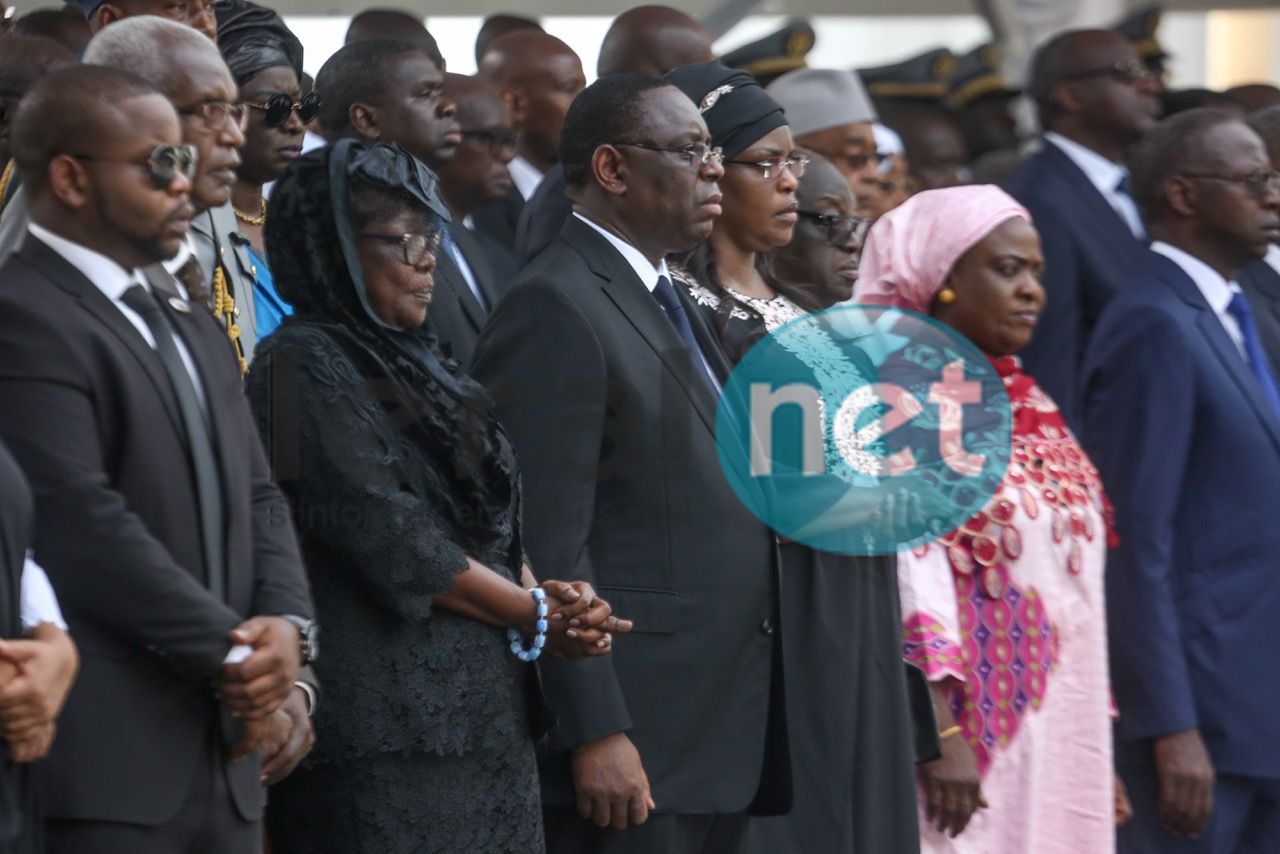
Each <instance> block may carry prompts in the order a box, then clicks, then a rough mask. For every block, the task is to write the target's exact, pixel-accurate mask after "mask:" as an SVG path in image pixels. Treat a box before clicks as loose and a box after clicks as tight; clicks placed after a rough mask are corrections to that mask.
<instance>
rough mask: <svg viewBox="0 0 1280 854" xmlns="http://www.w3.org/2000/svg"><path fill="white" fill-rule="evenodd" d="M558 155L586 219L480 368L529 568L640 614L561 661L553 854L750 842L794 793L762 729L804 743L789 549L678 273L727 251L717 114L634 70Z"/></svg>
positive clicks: (575, 118) (713, 848) (564, 235)
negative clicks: (733, 465) (715, 146)
mask: <svg viewBox="0 0 1280 854" xmlns="http://www.w3.org/2000/svg"><path fill="white" fill-rule="evenodd" d="M560 152H561V162H562V163H563V165H564V169H565V177H566V180H567V182H568V186H569V187H570V193H571V194H572V196H573V198H574V200H575V212H574V214H573V215H572V216H571V217H570V219H569V221H568V222H566V223H565V226H564V229H563V230H562V231H561V234H560V237H559V239H558V240H557V241H556V242H555V243H553V244H552V245H551V247H549V248H548V249H547V250H546V251H545V252H543V253H542V254H541V255H540V256H539V257H538V258H537V259H536V260H535V261H534V262H533V263H532V264H530V265H529V266H528V267H526V268H525V269H524V271H522V272H521V274H520V275H519V276H518V277H517V279H516V283H515V285H514V286H513V287H512V289H511V291H510V292H509V293H508V294H507V296H506V297H505V298H504V299H503V301H502V302H501V303H500V304H499V305H498V307H497V309H496V310H495V312H494V314H493V316H492V317H491V318H490V320H489V324H488V326H486V327H485V330H484V333H483V335H482V336H481V338H480V341H479V343H478V344H477V347H476V357H475V360H474V364H473V371H474V374H475V376H476V378H477V379H479V380H480V381H481V382H483V383H484V384H485V385H486V386H487V387H488V389H489V391H490V392H491V393H492V395H493V397H494V399H495V401H496V402H497V404H498V415H499V418H500V419H501V421H502V423H503V425H504V426H505V427H506V428H507V430H508V431H509V432H510V434H511V437H512V440H513V442H514V444H515V447H516V451H517V453H518V454H519V457H520V461H521V470H522V475H523V477H524V483H525V487H526V490H525V495H526V502H525V508H526V511H525V537H526V543H527V547H528V550H529V555H530V557H531V559H532V562H533V565H534V566H541V567H556V571H557V572H560V573H562V574H564V575H565V576H566V577H569V578H579V579H585V580H588V581H590V582H591V583H592V584H593V585H595V586H596V589H597V590H600V591H602V592H601V595H603V596H608V597H609V601H610V602H611V603H613V604H614V605H615V606H616V607H617V609H618V612H619V613H627V614H630V615H633V616H634V618H635V619H634V623H635V627H634V630H633V632H632V634H631V635H630V636H629V637H628V640H627V643H626V644H625V645H619V646H618V648H617V650H616V651H615V654H614V655H613V656H612V657H610V659H609V660H608V661H605V660H604V659H599V660H596V661H592V662H582V663H580V664H579V663H574V664H569V663H564V662H559V661H548V662H547V663H546V664H545V665H544V666H543V667H542V678H543V684H544V688H545V690H546V692H547V694H548V697H549V699H550V700H551V701H552V704H553V706H554V707H555V709H556V713H557V716H558V722H559V728H558V735H557V744H556V745H555V747H556V749H555V750H554V751H553V752H552V753H551V754H550V755H549V756H548V757H547V759H546V761H545V763H544V766H543V798H544V803H545V804H546V811H545V816H546V829H547V845H548V851H549V852H551V854H571V852H582V851H591V852H594V854H614V852H634V854H651V853H652V852H656V851H662V852H664V854H685V853H686V852H689V854H695V852H696V854H704V852H705V854H710V852H734V851H738V850H740V846H741V844H742V839H743V835H744V833H745V830H746V822H747V811H748V808H749V807H751V806H752V805H753V802H754V805H755V806H756V808H757V809H759V810H761V811H763V810H764V809H766V808H765V807H763V806H761V805H762V804H763V803H765V802H766V800H767V801H768V802H769V803H770V804H773V805H775V806H774V809H782V810H785V809H786V804H788V803H789V780H790V774H789V764H788V763H787V761H786V759H785V735H782V736H781V738H780V739H779V740H777V741H772V742H770V741H768V740H767V739H766V732H767V731H770V724H773V729H772V730H771V732H772V733H773V734H777V733H780V732H785V725H782V726H779V724H780V721H779V719H778V718H777V717H772V716H771V714H770V712H771V688H774V689H781V684H780V682H781V680H780V678H779V679H773V678H772V677H771V666H772V662H773V656H774V655H775V653H778V652H779V651H780V650H778V649H776V644H778V643H779V636H778V634H777V633H776V630H775V620H776V616H775V615H776V613H777V611H776V607H777V594H776V592H775V591H776V587H775V583H776V580H775V577H774V576H775V572H776V543H775V539H774V537H773V535H772V534H771V533H770V531H769V530H768V529H767V528H766V527H765V526H764V525H763V524H761V523H760V522H759V521H758V520H757V519H756V518H755V517H754V516H752V515H751V514H750V513H749V512H748V511H747V510H746V508H745V507H744V505H743V504H742V502H741V501H740V500H739V499H738V497H737V496H736V494H735V493H734V492H733V490H732V488H731V487H730V484H729V482H728V478H727V477H726V474H725V472H724V471H723V470H722V469H721V467H720V463H719V462H718V459H717V451H716V434H715V423H716V406H717V401H718V399H719V394H720V387H721V384H722V383H723V382H724V381H725V379H726V378H727V376H728V365H727V363H726V362H725V360H724V357H723V356H722V355H721V353H720V351H719V349H718V347H717V345H716V343H715V339H714V338H713V336H712V334H711V331H710V330H709V329H708V328H706V327H705V326H704V325H703V324H702V322H701V321H700V319H699V316H698V313H697V311H696V310H695V308H694V306H693V305H692V304H691V303H689V302H688V300H687V299H686V298H684V297H682V296H681V295H680V292H679V291H678V290H676V289H674V288H673V287H672V284H671V280H670V278H669V277H668V275H667V269H666V263H665V262H664V261H663V258H664V257H665V256H666V255H668V254H670V253H673V252H680V251H687V250H689V249H691V248H692V247H693V246H695V245H697V244H698V243H699V242H700V241H702V240H705V239H706V238H707V236H708V234H709V233H710V231H711V226H712V223H713V221H714V219H715V217H716V216H718V215H719V213H720V193H719V190H718V188H717V185H716V182H717V181H718V180H719V178H720V177H721V176H722V175H723V174H724V170H723V167H722V166H721V165H720V163H719V160H718V158H717V157H715V156H714V154H715V152H714V151H712V150H710V149H709V148H708V134H707V128H706V125H705V124H704V123H703V121H702V118H701V117H700V116H699V115H698V110H697V107H696V106H694V104H693V103H692V102H691V101H690V100H689V99H688V98H687V97H685V96H684V95H683V94H682V93H681V92H680V91H679V90H677V89H675V88H674V87H672V86H670V85H668V84H666V83H665V82H663V81H661V80H659V79H657V78H652V77H642V76H638V75H614V76H610V77H604V78H601V79H600V80H599V81H597V82H596V83H595V84H593V85H592V86H590V87H588V88H587V89H586V90H585V91H584V92H583V93H582V94H581V95H579V96H578V99H577V100H576V101H575V102H574V104H573V106H572V107H571V108H570V110H569V114H568V116H567V118H566V119H565V132H564V138H563V142H562V143H561V148H560ZM548 571H550V570H548ZM605 591H607V592H605ZM776 696H781V692H780V690H779V691H778V692H777V694H776ZM775 790H786V792H787V794H783V795H781V796H780V798H779V799H777V800H775V799H772V798H771V797H770V796H771V795H773V794H774V793H775ZM655 804H656V812H654V814H652V815H651V814H650V813H651V811H654V810H655ZM575 805H576V806H575Z"/></svg>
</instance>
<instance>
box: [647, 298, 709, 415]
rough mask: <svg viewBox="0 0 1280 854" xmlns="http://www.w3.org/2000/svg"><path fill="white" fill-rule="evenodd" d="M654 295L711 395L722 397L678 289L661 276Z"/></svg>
mask: <svg viewBox="0 0 1280 854" xmlns="http://www.w3.org/2000/svg"><path fill="white" fill-rule="evenodd" d="M653 295H654V297H656V298H657V300H658V305H660V306H662V311H663V313H664V314H666V315H667V320H670V321H671V325H672V326H674V327H675V328H676V334H677V335H679V336H680V340H681V341H683V342H684V346H685V348H686V349H688V351H689V358H691V359H693V363H694V366H695V367H696V368H697V369H698V373H699V374H701V375H702V379H703V380H705V381H706V383H707V385H708V386H709V387H710V388H711V394H712V395H713V396H714V397H717V398H718V397H720V387H719V386H718V385H717V384H716V381H715V379H714V378H713V377H712V376H711V365H710V364H709V363H708V362H707V360H706V358H705V356H704V355H703V353H702V348H701V347H699V346H698V339H697V338H695V337H694V335H693V327H692V326H690V325H689V315H688V314H686V313H685V310H684V303H682V302H680V297H679V295H678V294H676V289H675V288H674V287H672V285H671V280H670V279H668V278H667V277H666V276H659V277H658V285H657V287H655V288H654V289H653Z"/></svg>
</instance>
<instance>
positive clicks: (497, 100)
mask: <svg viewBox="0 0 1280 854" xmlns="http://www.w3.org/2000/svg"><path fill="white" fill-rule="evenodd" d="M444 94H445V95H446V96H447V97H448V98H449V100H451V101H453V102H454V104H456V105H457V107H458V111H457V112H456V113H455V114H454V115H455V116H456V117H457V119H458V124H460V125H461V126H462V127H463V129H464V130H465V129H467V128H471V127H473V126H479V125H484V124H487V123H488V122H489V121H490V120H491V119H492V118H493V117H494V116H495V115H496V114H499V113H503V114H505V112H506V108H505V107H504V106H503V103H502V93H501V92H500V91H499V90H498V87H497V86H495V85H494V84H493V82H492V81H490V80H486V79H484V78H483V77H479V76H476V77H468V76H466V75H463V74H449V75H446V76H445V81H444Z"/></svg>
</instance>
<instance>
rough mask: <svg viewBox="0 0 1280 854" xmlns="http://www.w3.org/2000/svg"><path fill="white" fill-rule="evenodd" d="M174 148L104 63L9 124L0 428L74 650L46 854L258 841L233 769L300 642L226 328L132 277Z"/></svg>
mask: <svg viewBox="0 0 1280 854" xmlns="http://www.w3.org/2000/svg"><path fill="white" fill-rule="evenodd" d="M181 139H182V135H181V130H180V124H179V120H178V116H177V113H176V112H175V110H174V108H173V106H172V104H170V103H169V101H168V100H166V99H165V97H164V96H163V95H162V94H161V93H159V92H158V91H157V90H156V89H155V88H154V87H152V86H151V85H150V84H149V83H147V82H146V81H144V80H142V79H141V78H138V77H135V76H133V75H131V74H128V73H126V72H122V71H118V70H115V69H108V68H101V67H89V66H75V67H70V68H65V69H61V70H59V71H56V72H53V73H51V74H49V75H48V76H46V77H45V78H44V79H43V80H41V81H40V82H39V83H38V84H36V86H35V87H34V88H33V89H32V91H31V92H30V93H28V96H27V98H26V99H25V100H24V102H23V105H22V107H21V108H20V109H19V111H18V115H17V117H16V119H15V121H14V127H13V146H14V152H15V156H16V158H17V161H18V166H19V168H20V169H22V170H23V174H24V175H25V176H26V177H27V184H26V186H27V188H28V190H29V193H30V200H31V220H32V223H31V226H30V234H29V235H28V237H27V240H26V242H25V243H24V244H23V246H22V248H21V249H19V251H18V253H17V254H16V255H15V256H13V258H11V259H10V260H9V261H8V262H7V263H6V264H5V265H4V267H3V268H0V280H3V282H4V287H3V288H0V398H3V400H4V406H3V407H0V437H2V438H3V440H4V441H5V442H6V443H7V444H8V445H9V447H10V448H11V450H12V451H13V454H14V456H15V457H16V458H17V459H18V461H19V462H20V463H21V465H22V466H23V468H24V470H25V471H26V473H27V476H28V478H29V479H30V480H31V483H32V487H33V491H34V493H35V495H36V530H35V539H34V542H35V550H36V553H37V554H38V555H39V556H40V559H41V562H42V563H43V565H44V567H45V569H46V570H47V571H48V574H49V577H50V579H51V580H52V581H53V584H54V586H55V588H56V589H57V590H58V593H59V597H60V598H61V601H62V605H63V609H64V612H65V614H66V619H67V622H68V624H69V625H70V627H71V630H72V633H73V634H74V636H75V637H76V640H77V642H78V643H79V645H80V649H81V654H82V669H81V677H80V680H79V682H78V683H77V684H76V686H75V687H74V688H73V689H72V692H71V695H70V697H69V699H68V701H67V706H66V709H65V711H64V713H63V716H62V719H61V726H60V732H59V734H58V740H57V742H56V743H55V745H54V748H53V751H52V753H51V754H50V757H49V759H48V760H47V762H45V763H44V765H43V766H41V768H40V769H39V770H40V775H41V785H42V790H43V793H44V811H45V815H46V817H47V821H46V831H47V833H48V837H49V845H50V848H49V850H51V851H54V852H85V851H93V852H129V853H130V854H138V853H139V852H144V853H145V852H152V851H154V852H161V851H163V852H172V851H202V852H236V854H239V852H252V851H256V850H258V847H259V845H260V836H261V831H260V819H261V817H262V807H263V800H264V798H263V794H264V790H263V788H262V785H261V780H260V773H261V772H260V769H259V762H258V758H257V756H256V755H255V754H250V755H249V756H248V757H247V758H239V759H237V757H240V756H242V755H243V754H245V753H247V752H248V751H249V750H250V749H251V748H253V747H254V746H256V745H257V744H259V743H260V742H262V741H263V740H264V737H265V733H266V731H267V721H268V719H269V718H270V716H271V715H272V714H273V713H274V712H275V711H276V710H277V709H278V708H279V707H280V706H281V704H282V703H283V702H284V700H285V698H286V697H287V696H288V695H289V693H290V692H291V690H292V688H293V681H294V679H295V678H296V676H297V672H298V667H299V663H300V661H303V660H305V658H307V657H308V655H309V651H310V648H311V644H312V643H313V642H314V633H313V628H314V624H313V623H311V617H312V608H311V601H310V595H309V593H308V589H307V583H306V578H305V576H304V574H303V570H302V566H301V561H300V558H299V554H298V548H297V543H296V541H295V538H294V534H293V531H292V527H291V524H290V519H289V512H288V507H287V504H286V502H285V500H284V498H283V497H282V496H281V494H280V492H279V491H278V490H277V489H276V487H275V485H274V484H273V483H272V482H271V477H270V472H269V471H268V467H267V463H266V460H265V457H264V455H263V452H262V448H261V446H260V444H259V441H258V436H257V431H256V430H255V428H254V425H253V421H252V418H251V416H250V414H249V410H248V407H247V405H246V403H245V400H244V397H243V394H242V392H241V385H240V374H239V371H238V369H237V366H236V363H235V359H234V358H233V352H232V349H231V347H230V344H229V342H228V340H227V337H226V335H225V333H224V332H223V331H222V330H221V329H220V328H219V326H218V324H217V322H216V321H215V320H214V319H213V318H211V317H210V316H209V314H208V313H207V312H205V311H203V310H201V309H197V308H194V307H193V304H191V303H189V302H187V301H185V300H183V299H181V298H180V297H177V296H166V295H164V294H161V293H158V292H156V291H154V290H152V289H151V288H150V287H149V286H148V285H147V284H146V283H145V281H144V277H143V276H142V274H141V273H140V269H141V268H143V267H146V266H148V265H150V264H154V263H155V262H158V261H162V260H164V259H166V258H168V257H170V256H172V255H173V254H174V253H175V252H177V250H178V247H179V245H180V244H181V242H182V241H183V239H184V237H185V236H186V232H187V229H188V227H189V225H190V218H191V216H192V213H193V208H192V205H191V203H190V201H189V200H188V193H189V192H190V190H191V176H192V175H193V174H194V163H193V162H192V161H193V152H192V150H191V149H190V148H189V147H185V146H182V145H181V144H180V143H181ZM232 715H235V716H238V717H239V718H241V719H242V720H243V722H244V723H243V727H241V726H240V725H237V724H236V723H235V721H234V720H233V718H232ZM241 730H243V731H241Z"/></svg>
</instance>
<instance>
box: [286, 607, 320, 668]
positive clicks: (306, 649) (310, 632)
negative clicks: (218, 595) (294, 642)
mask: <svg viewBox="0 0 1280 854" xmlns="http://www.w3.org/2000/svg"><path fill="white" fill-rule="evenodd" d="M280 616H281V618H283V619H285V620H288V621H289V622H290V623H293V625H294V628H296V629H297V630H298V645H299V650H300V652H301V653H302V663H303V664H304V665H305V664H311V663H312V662H314V661H315V660H316V659H317V658H319V657H320V626H319V625H317V624H316V621H315V620H308V619H307V618H306V617H299V616H298V615H297V614H281V615H280Z"/></svg>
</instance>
